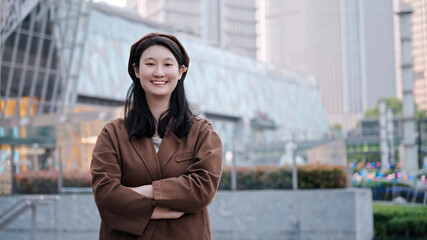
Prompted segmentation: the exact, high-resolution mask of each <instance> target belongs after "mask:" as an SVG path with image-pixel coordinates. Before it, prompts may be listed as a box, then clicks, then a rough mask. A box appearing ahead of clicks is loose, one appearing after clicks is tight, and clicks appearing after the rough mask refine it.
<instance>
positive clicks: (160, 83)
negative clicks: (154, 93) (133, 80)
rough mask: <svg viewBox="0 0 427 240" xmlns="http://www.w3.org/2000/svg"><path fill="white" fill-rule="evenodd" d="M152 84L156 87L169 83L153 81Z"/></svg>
mask: <svg viewBox="0 0 427 240" xmlns="http://www.w3.org/2000/svg"><path fill="white" fill-rule="evenodd" d="M151 83H152V84H154V85H165V84H166V83H167V82H165V81H151Z"/></svg>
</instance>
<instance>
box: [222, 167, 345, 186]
mask: <svg viewBox="0 0 427 240" xmlns="http://www.w3.org/2000/svg"><path fill="white" fill-rule="evenodd" d="M346 179H347V174H346V172H345V168H344V167H337V166H326V165H308V166H301V167H298V188H300V189H319V188H320V189H324V188H344V187H346ZM291 188H292V169H291V168H287V167H284V168H283V167H265V166H257V167H238V168H237V189H239V190H250V189H291ZM219 189H220V190H230V189H231V169H230V168H228V167H227V168H224V170H223V173H222V178H221V182H220V185H219Z"/></svg>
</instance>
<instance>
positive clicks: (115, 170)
mask: <svg viewBox="0 0 427 240" xmlns="http://www.w3.org/2000/svg"><path fill="white" fill-rule="evenodd" d="M117 139H118V138H117V135H116V132H115V131H114V128H112V127H111V124H110V125H109V126H108V125H107V126H106V127H104V129H103V130H102V132H101V134H100V135H99V137H98V140H97V142H96V144H95V148H94V150H93V154H92V162H91V166H90V171H91V174H92V190H93V196H94V198H95V203H96V206H97V207H98V211H99V214H100V216H101V219H102V221H103V223H105V224H106V225H107V226H109V227H110V228H112V229H114V230H118V231H122V232H126V233H130V234H133V235H138V236H142V233H143V231H144V229H145V227H146V225H147V223H148V222H149V220H150V218H151V215H152V213H153V210H154V205H153V201H152V200H151V199H148V198H145V197H143V196H142V195H140V194H138V193H136V192H134V191H133V190H131V189H130V188H128V187H126V186H123V185H121V181H120V179H121V168H120V164H119V159H120V158H119V157H118V149H119V148H118V140H117Z"/></svg>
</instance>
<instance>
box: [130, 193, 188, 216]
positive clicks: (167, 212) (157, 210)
mask: <svg viewBox="0 0 427 240" xmlns="http://www.w3.org/2000/svg"><path fill="white" fill-rule="evenodd" d="M130 189H132V190H133V191H135V192H137V193H139V194H141V195H142V196H144V197H147V198H150V199H154V192H153V185H143V186H139V187H133V188H130ZM183 214H184V212H178V211H174V210H171V209H169V208H166V207H161V206H155V207H154V211H153V214H152V215H151V219H177V218H180V217H181V216H182V215H183Z"/></svg>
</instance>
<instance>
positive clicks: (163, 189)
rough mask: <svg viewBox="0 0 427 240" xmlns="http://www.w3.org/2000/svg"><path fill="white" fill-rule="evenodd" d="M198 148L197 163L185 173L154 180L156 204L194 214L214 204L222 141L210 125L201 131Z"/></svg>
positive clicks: (220, 167) (196, 153) (220, 169)
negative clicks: (212, 202)
mask: <svg viewBox="0 0 427 240" xmlns="http://www.w3.org/2000/svg"><path fill="white" fill-rule="evenodd" d="M195 150H196V152H195V162H194V163H193V164H191V165H190V166H189V167H188V168H187V169H186V174H185V175H182V176H180V177H174V178H166V179H161V180H158V181H154V182H153V183H152V184H153V192H154V200H155V204H156V205H159V206H163V207H167V208H170V209H174V210H177V211H181V212H187V213H195V212H199V211H201V210H202V209H204V208H206V207H207V206H208V205H209V204H210V203H211V201H212V200H213V197H214V195H215V193H216V191H217V189H218V185H219V181H220V178H221V171H222V143H221V140H220V138H219V136H218V134H217V133H216V132H215V131H214V130H213V128H212V126H211V125H210V124H209V125H208V127H207V128H205V130H204V131H203V132H202V133H201V138H200V141H199V143H198V144H197V146H196V149H195Z"/></svg>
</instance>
